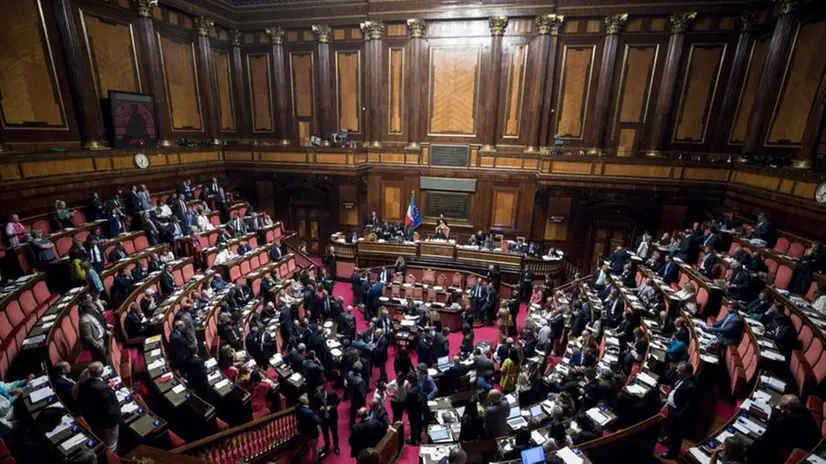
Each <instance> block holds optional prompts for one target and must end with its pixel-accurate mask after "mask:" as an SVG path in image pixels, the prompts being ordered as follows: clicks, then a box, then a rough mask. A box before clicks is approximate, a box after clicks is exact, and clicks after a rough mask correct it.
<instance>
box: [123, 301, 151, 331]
mask: <svg viewBox="0 0 826 464" xmlns="http://www.w3.org/2000/svg"><path fill="white" fill-rule="evenodd" d="M123 329H124V331H125V332H126V336H127V337H129V338H141V337H148V336H150V335H152V327H150V326H149V324H148V320H147V319H146V317H145V316H144V315H143V311H141V308H140V306H139V305H138V304H137V303H135V302H132V303H130V304H129V313H128V314H126V318H125V319H124V321H123Z"/></svg>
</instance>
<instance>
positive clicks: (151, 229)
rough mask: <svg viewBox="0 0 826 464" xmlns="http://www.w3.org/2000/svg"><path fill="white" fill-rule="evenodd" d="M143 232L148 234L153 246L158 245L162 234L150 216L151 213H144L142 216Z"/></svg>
mask: <svg viewBox="0 0 826 464" xmlns="http://www.w3.org/2000/svg"><path fill="white" fill-rule="evenodd" d="M140 224H141V230H143V231H144V232H146V238H147V239H149V243H150V244H151V245H152V246H155V245H157V244H158V240H159V237H160V234H161V229H160V227H158V225H157V224H156V223H155V220H154V219H152V217H151V216H150V215H149V211H144V212H143V213H142V214H141V222H140Z"/></svg>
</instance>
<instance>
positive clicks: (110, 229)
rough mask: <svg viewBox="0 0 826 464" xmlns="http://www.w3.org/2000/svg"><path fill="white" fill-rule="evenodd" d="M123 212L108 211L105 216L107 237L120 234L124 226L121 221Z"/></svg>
mask: <svg viewBox="0 0 826 464" xmlns="http://www.w3.org/2000/svg"><path fill="white" fill-rule="evenodd" d="M123 219H124V217H123V214H121V213H110V214H109V215H107V216H106V236H107V237H109V238H112V237H117V236H118V235H120V234H121V233H122V232H123V231H124V230H125V229H126V228H125V227H124V223H123Z"/></svg>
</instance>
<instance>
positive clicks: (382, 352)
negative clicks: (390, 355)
mask: <svg viewBox="0 0 826 464" xmlns="http://www.w3.org/2000/svg"><path fill="white" fill-rule="evenodd" d="M388 346H389V343H388V341H387V335H384V334H382V336H381V337H379V338H378V339H376V347H375V348H374V349H373V360H374V361H376V362H377V363H380V362H387V348H388Z"/></svg>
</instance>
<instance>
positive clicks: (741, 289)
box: [726, 261, 751, 300]
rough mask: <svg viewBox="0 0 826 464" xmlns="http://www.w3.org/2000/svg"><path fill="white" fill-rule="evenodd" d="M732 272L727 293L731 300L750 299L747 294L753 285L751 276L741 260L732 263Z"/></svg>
mask: <svg viewBox="0 0 826 464" xmlns="http://www.w3.org/2000/svg"><path fill="white" fill-rule="evenodd" d="M731 269H732V274H731V277H730V278H729V282H728V285H727V287H726V288H727V292H726V293H727V294H728V297H729V299H730V300H748V298H747V295H748V291H749V287H750V286H751V276H750V275H749V272H748V271H747V270H745V269H743V266H742V265H741V264H740V262H738V261H735V262H733V263H732V265H731Z"/></svg>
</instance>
